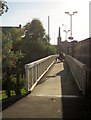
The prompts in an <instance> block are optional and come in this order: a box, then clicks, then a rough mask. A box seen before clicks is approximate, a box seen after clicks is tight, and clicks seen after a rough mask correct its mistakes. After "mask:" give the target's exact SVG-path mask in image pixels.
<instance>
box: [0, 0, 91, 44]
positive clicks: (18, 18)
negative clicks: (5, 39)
mask: <svg viewBox="0 0 91 120" xmlns="http://www.w3.org/2000/svg"><path fill="white" fill-rule="evenodd" d="M89 1H90V0H44V1H43V0H15V1H14V0H7V2H8V3H7V4H8V7H9V10H8V12H7V13H4V15H3V16H2V17H1V18H0V26H18V25H19V24H21V25H22V26H24V25H25V24H26V23H28V22H31V21H32V19H33V18H38V19H40V20H41V22H42V23H43V26H44V28H45V30H46V33H48V16H50V38H51V41H50V42H51V43H52V44H56V43H57V37H58V29H59V27H61V36H62V40H63V41H64V40H65V32H63V30H64V29H65V27H64V26H62V24H65V25H66V26H67V30H69V29H70V16H69V15H67V14H65V12H66V11H67V12H70V13H72V12H74V11H78V13H76V14H74V15H73V17H72V18H73V19H72V22H73V24H72V25H73V27H72V28H73V30H72V33H73V37H74V39H75V40H78V41H80V40H84V39H86V38H88V37H89ZM69 35H70V33H68V36H69Z"/></svg>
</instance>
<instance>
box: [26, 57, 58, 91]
mask: <svg viewBox="0 0 91 120" xmlns="http://www.w3.org/2000/svg"><path fill="white" fill-rule="evenodd" d="M57 56H58V55H51V56H48V57H45V58H43V59H40V60H37V61H35V62H32V63H29V64H26V65H25V73H26V91H27V93H28V92H29V91H30V92H31V91H32V90H33V89H34V87H35V86H36V85H37V83H38V82H39V81H40V79H41V78H42V77H43V76H44V74H45V73H46V72H47V71H48V70H49V68H50V67H51V66H52V65H53V63H54V62H55V60H56V58H57Z"/></svg>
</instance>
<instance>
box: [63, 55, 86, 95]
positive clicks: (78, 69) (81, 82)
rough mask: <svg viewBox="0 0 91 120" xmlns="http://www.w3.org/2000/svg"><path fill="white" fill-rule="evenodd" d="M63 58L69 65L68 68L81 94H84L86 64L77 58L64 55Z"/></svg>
mask: <svg viewBox="0 0 91 120" xmlns="http://www.w3.org/2000/svg"><path fill="white" fill-rule="evenodd" d="M65 59H66V61H67V63H68V65H69V67H70V70H71V72H72V74H73V76H74V78H75V80H76V83H77V85H78V87H79V89H80V90H81V91H82V94H83V95H85V94H86V65H85V64H83V63H81V62H80V61H78V60H77V59H75V58H73V57H71V56H70V55H66V56H65Z"/></svg>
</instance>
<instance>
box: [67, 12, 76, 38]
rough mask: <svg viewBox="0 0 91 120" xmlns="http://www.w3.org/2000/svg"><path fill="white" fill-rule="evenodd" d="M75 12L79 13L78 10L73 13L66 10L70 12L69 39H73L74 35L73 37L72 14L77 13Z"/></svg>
mask: <svg viewBox="0 0 91 120" xmlns="http://www.w3.org/2000/svg"><path fill="white" fill-rule="evenodd" d="M75 13H78V12H77V11H74V12H73V13H72V14H71V13H69V12H65V14H68V15H69V16H70V37H69V39H70V40H72V39H73V37H72V16H73V15H74V14H75Z"/></svg>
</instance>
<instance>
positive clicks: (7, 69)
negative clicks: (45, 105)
mask: <svg viewBox="0 0 91 120" xmlns="http://www.w3.org/2000/svg"><path fill="white" fill-rule="evenodd" d="M25 31H27V32H25ZM24 34H25V37H23V38H22V37H21V36H24ZM2 50H3V56H2V60H3V61H2V63H3V64H2V72H3V82H2V83H3V90H6V95H7V96H8V97H10V95H11V93H10V91H11V90H13V91H15V94H16V95H19V94H21V89H22V88H23V87H24V84H25V78H24V74H25V68H24V66H25V64H27V63H30V62H33V61H35V60H38V59H41V58H43V57H46V56H48V55H52V54H55V53H56V49H55V47H54V46H52V45H51V44H49V41H48V35H47V34H46V33H45V30H44V28H43V26H42V23H41V21H40V20H38V19H33V20H32V22H31V23H28V24H26V25H25V27H24V28H19V27H18V28H3V34H2Z"/></svg>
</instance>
